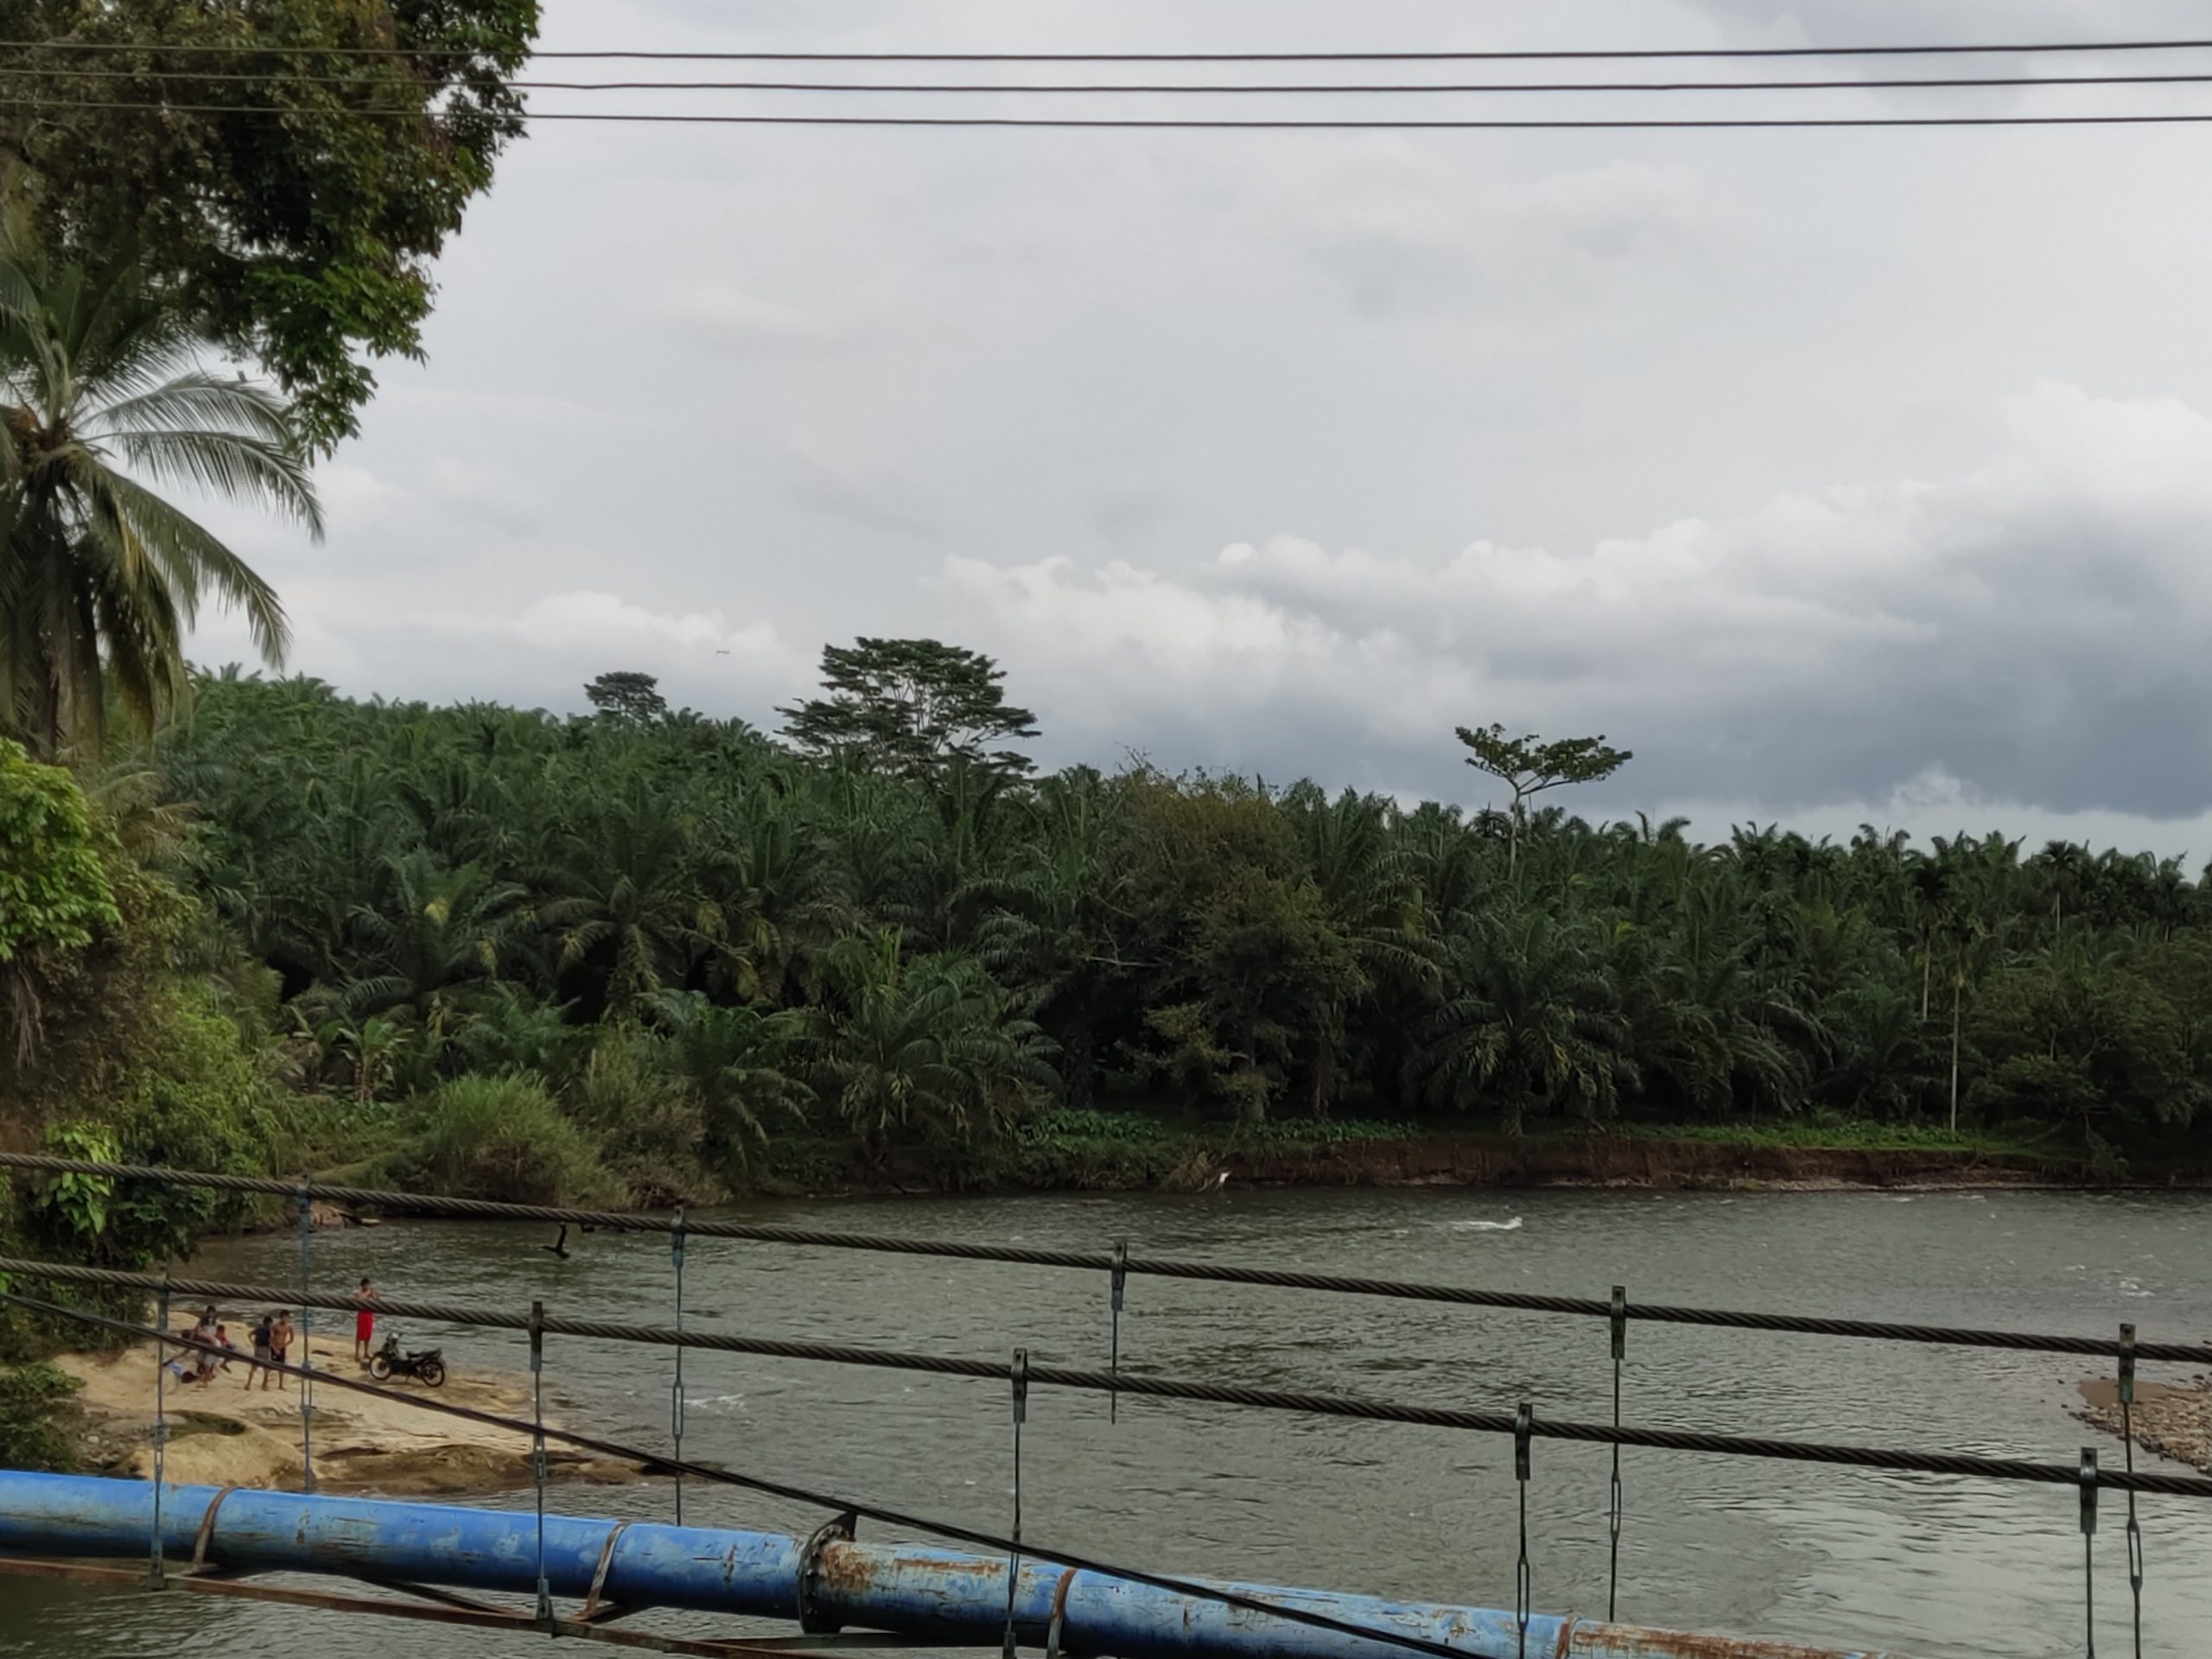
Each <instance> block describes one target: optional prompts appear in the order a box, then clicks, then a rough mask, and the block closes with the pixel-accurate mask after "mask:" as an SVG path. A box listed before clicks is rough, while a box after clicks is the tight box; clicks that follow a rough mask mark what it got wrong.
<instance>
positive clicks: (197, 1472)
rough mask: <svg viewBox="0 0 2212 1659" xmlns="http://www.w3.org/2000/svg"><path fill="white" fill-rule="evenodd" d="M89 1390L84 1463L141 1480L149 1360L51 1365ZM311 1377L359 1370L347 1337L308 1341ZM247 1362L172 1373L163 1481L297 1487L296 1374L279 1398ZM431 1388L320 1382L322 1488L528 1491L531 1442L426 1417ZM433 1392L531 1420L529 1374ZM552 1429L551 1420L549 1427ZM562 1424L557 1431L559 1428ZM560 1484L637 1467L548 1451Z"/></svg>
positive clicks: (149, 1412) (602, 1478) (624, 1476)
mask: <svg viewBox="0 0 2212 1659" xmlns="http://www.w3.org/2000/svg"><path fill="white" fill-rule="evenodd" d="M55 1363H57V1364H59V1365H60V1367H61V1369H62V1370H65V1371H67V1372H68V1373H69V1375H70V1376H73V1377H75V1378H77V1379H78V1380H79V1382H80V1383H83V1385H84V1389H83V1392H82V1393H81V1394H80V1395H79V1396H78V1398H77V1404H78V1405H79V1406H80V1407H82V1408H83V1409H84V1412H85V1414H86V1434H85V1444H86V1450H87V1452H88V1454H89V1456H90V1457H91V1458H92V1460H93V1461H94V1462H96V1463H97V1464H99V1465H101V1466H102V1467H104V1468H105V1470H106V1471H108V1472H110V1473H113V1474H118V1475H128V1476H131V1477H133V1478H137V1479H141V1480H143V1479H148V1478H151V1476H152V1474H153V1465H154V1454H153V1427H154V1421H155V1397H154V1365H155V1362H154V1351H153V1347H152V1345H151V1344H141V1345H139V1346H137V1347H133V1348H130V1349H126V1350H124V1351H123V1352H121V1353H116V1354H99V1355H90V1354H75V1355H70V1356H68V1357H65V1358H62V1359H60V1360H58V1361H56V1362H55ZM315 1365H316V1366H317V1368H318V1369H321V1370H329V1371H332V1372H334V1373H336V1374H340V1375H344V1376H349V1377H351V1376H363V1377H365V1373H362V1372H360V1371H359V1370H358V1369H357V1368H356V1367H355V1366H354V1364H353V1358H352V1355H351V1352H350V1351H349V1349H348V1348H347V1346H346V1344H344V1343H343V1342H334V1343H333V1344H330V1345H329V1346H328V1347H326V1346H325V1345H324V1344H322V1343H321V1342H317V1343H316V1344H315ZM245 1369H246V1368H245V1363H244V1362H242V1361H241V1362H234V1363H232V1365H231V1366H230V1367H229V1368H228V1369H227V1370H223V1371H220V1372H219V1373H217V1375H216V1376H215V1378H214V1380H213V1381H212V1382H209V1383H204V1384H196V1383H182V1382H179V1381H178V1380H176V1379H175V1377H170V1378H169V1379H168V1380H167V1382H166V1383H165V1384H164V1389H163V1395H164V1400H163V1408H164V1409H163V1414H164V1415H165V1416H166V1418H167V1421H168V1425H169V1442H168V1452H167V1454H166V1457H165V1459H164V1461H163V1466H162V1476H163V1478H164V1479H166V1480H169V1481H173V1482H175V1483H177V1484H182V1485H209V1486H251V1487H261V1488H268V1489H274V1490H280V1491H281V1490H295V1489H297V1488H298V1487H299V1485H300V1484H301V1455H300V1409H299V1407H300V1396H299V1395H298V1394H297V1393H296V1392H294V1391H293V1390H294V1389H296V1388H297V1386H298V1379H297V1378H287V1379H286V1381H287V1383H288V1384H289V1387H288V1388H286V1389H283V1390H282V1391H280V1390H278V1389H277V1388H276V1387H275V1386H274V1385H273V1384H272V1385H271V1386H270V1388H268V1389H263V1388H262V1386H261V1384H260V1383H259V1381H258V1380H257V1381H256V1382H255V1383H254V1385H253V1386H252V1388H251V1389H248V1388H246V1387H245ZM410 1392H412V1393H413V1394H415V1395H426V1394H429V1391H428V1390H424V1389H421V1388H420V1386H419V1385H418V1384H414V1383H400V1382H395V1383H392V1384H391V1386H390V1388H389V1389H378V1390H377V1391H375V1392H363V1391H361V1390H359V1389H342V1388H338V1387H335V1386H333V1385H330V1384H328V1383H325V1384H324V1385H323V1386H321V1387H318V1388H317V1389H315V1413H314V1419H313V1421H314V1431H315V1434H314V1439H315V1486H316V1488H317V1489H318V1490H319V1491H331V1492H376V1493H379V1494H382V1495H385V1496H389V1497H454V1496H459V1495H461V1494H467V1493H484V1492H496V1491H510V1490H512V1489H514V1488H516V1487H519V1486H524V1485H527V1484H529V1482H530V1437H529V1436H528V1435H526V1434H518V1433H511V1432H509V1431H507V1430H505V1429H499V1428H493V1427H487V1426H486V1425H483V1424H480V1423H474V1422H468V1421H463V1420H461V1419H460V1418H455V1417H448V1416H445V1415H442V1414H438V1413H435V1412H430V1411H425V1410H423V1409H421V1408H419V1407H416V1406H413V1405H410V1403H409V1398H410ZM430 1397H434V1398H435V1399H436V1400H439V1401H441V1402H444V1403H447V1404H449V1405H456V1406H467V1407H471V1408H474V1409H476V1410H479V1411H488V1412H495V1413H497V1414H499V1415H501V1416H506V1417H513V1416H524V1417H527V1416H528V1415H529V1414H530V1394H529V1388H528V1382H527V1379H525V1378H522V1377H514V1376H499V1375H497V1374H494V1373H491V1372H474V1373H470V1372H464V1371H461V1370H455V1371H454V1373H453V1375H452V1376H451V1377H450V1378H449V1379H448V1382H447V1383H446V1384H445V1386H444V1387H443V1388H442V1389H437V1390H436V1391H435V1395H431V1396H430ZM548 1421H549V1422H551V1421H553V1420H552V1419H550V1418H549V1419H548ZM556 1426H557V1425H556ZM548 1467H549V1471H550V1473H552V1474H553V1475H554V1476H555V1477H556V1478H561V1479H567V1480H581V1481H591V1482H601V1483H613V1482H626V1481H629V1480H632V1479H635V1478H637V1477H638V1474H639V1471H637V1470H635V1469H633V1468H632V1467H631V1466H630V1465H626V1464H616V1463H610V1462H607V1461H604V1460H602V1459H595V1458H588V1457H584V1456H582V1455H580V1454H576V1453H573V1452H562V1451H560V1450H558V1449H557V1448H555V1449H552V1450H550V1452H549V1454H548Z"/></svg>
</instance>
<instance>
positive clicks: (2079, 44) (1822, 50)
mask: <svg viewBox="0 0 2212 1659" xmlns="http://www.w3.org/2000/svg"><path fill="white" fill-rule="evenodd" d="M2202 50H2212V39H2203V40H2153V41H1982V42H1969V43H1960V44H1938V43H1919V44H1910V45H1891V46H1691V47H1630V48H1572V49H1552V50H1502V49H1501V50H1469V51H1402V52H674V51H668V52H654V51H640V50H631V49H627V48H620V49H618V48H606V49H594V50H571V51H551V52H543V51H540V52H532V53H531V54H530V55H531V56H532V57H534V58H538V59H546V60H550V59H556V58H557V59H569V60H592V59H598V60H626V61H633V62H643V61H651V62H674V63H1535V62H1567V61H1584V62H1591V61H1605V60H1616V61H1626V60H1639V59H1641V60H1652V59H1666V58H1673V59H1720V58H1871V57H1935V56H1975V55H1990V56H1997V55H2005V54H2014V53H2038V54H2052V53H2097V52H2191V51H2202ZM35 51H54V52H88V53H104V52H130V53H153V52H161V53H166V54H194V55H210V56H230V57H239V56H247V55H251V54H270V55H278V56H285V57H324V58H333V57H337V58H348V57H359V58H403V59H416V60H423V59H440V58H446V59H461V60H470V59H481V58H484V57H486V56H488V55H490V54H486V53H484V52H480V51H476V50H472V49H470V48H438V47H430V48H416V47H406V46H400V45H397V44H395V45H392V46H296V47H294V46H223V45H217V44H213V43H209V42H198V41H193V42H183V43H179V44H176V45H166V44H165V45H162V46H160V47H148V46H146V45H144V44H143V43H141V42H137V41H67V40H45V41H20V40H19V41H0V52H35Z"/></svg>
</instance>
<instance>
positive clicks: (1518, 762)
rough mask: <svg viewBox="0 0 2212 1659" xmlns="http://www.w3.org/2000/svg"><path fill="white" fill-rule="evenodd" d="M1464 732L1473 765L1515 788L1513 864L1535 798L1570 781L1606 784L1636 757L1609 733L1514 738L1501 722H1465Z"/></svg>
mask: <svg viewBox="0 0 2212 1659" xmlns="http://www.w3.org/2000/svg"><path fill="white" fill-rule="evenodd" d="M1459 741H1460V742H1462V743H1464V744H1465V745H1466V746H1467V747H1468V748H1470V749H1471V750H1473V751H1474V753H1471V754H1470V755H1468V756H1467V764H1468V765H1469V766H1472V767H1473V768H1474V769H1475V770H1476V771H1478V772H1488V773H1489V774H1490V775H1491V777H1493V778H1495V779H1497V780H1498V782H1500V783H1502V784H1503V785H1505V786H1506V788H1507V789H1509V790H1510V791H1512V795H1513V801H1512V805H1511V807H1510V811H1511V813H1512V815H1513V833H1512V836H1511V839H1510V842H1509V843H1508V850H1507V855H1506V856H1507V861H1509V862H1510V861H1512V859H1513V857H1514V856H1515V855H1517V854H1518V852H1519V851H1520V847H1521V830H1522V826H1523V825H1524V824H1525V823H1527V822H1528V804H1529V798H1531V797H1533V796H1536V795H1541V793H1543V791H1546V790H1548V789H1558V788H1560V787H1561V786H1562V785H1567V784H1595V783H1602V782H1604V781H1605V779H1608V778H1610V777H1611V776H1612V775H1613V774H1614V773H1615V772H1618V771H1619V770H1620V769H1621V768H1622V767H1623V766H1626V765H1627V764H1628V763H1629V762H1630V760H1634V759H1635V758H1636V756H1635V755H1634V754H1633V753H1631V752H1630V751H1629V750H1627V749H1616V748H1611V747H1608V746H1607V745H1606V742H1605V734H1604V733H1603V732H1600V733H1599V734H1598V735H1597V736H1595V737H1558V738H1554V739H1552V740H1551V741H1549V742H1545V741H1542V740H1541V739H1540V738H1538V737H1537V736H1536V734H1535V733H1533V732H1531V733H1529V734H1528V735H1526V736H1525V737H1508V736H1507V735H1506V734H1505V728H1504V727H1503V726H1501V725H1499V724H1497V723H1496V722H1495V721H1493V722H1492V723H1491V724H1490V725H1488V726H1484V727H1480V728H1471V727H1466V726H1462V727H1460V728H1459Z"/></svg>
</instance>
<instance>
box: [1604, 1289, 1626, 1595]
mask: <svg viewBox="0 0 2212 1659" xmlns="http://www.w3.org/2000/svg"><path fill="white" fill-rule="evenodd" d="M1611 1321H1612V1331H1613V1427H1615V1428H1618V1427H1620V1426H1621V1362H1622V1361H1623V1360H1624V1359H1625V1358H1626V1357H1628V1287H1627V1286H1625V1285H1615V1286H1614V1287H1613V1305H1612V1309H1611ZM1623 1515H1624V1506H1623V1504H1622V1502H1621V1443H1620V1442H1619V1441H1618V1440H1615V1441H1614V1442H1613V1478H1612V1485H1611V1489H1610V1491H1608V1493H1607V1499H1606V1510H1605V1525H1606V1530H1607V1533H1608V1535H1609V1536H1610V1541H1611V1542H1610V1550H1611V1553H1610V1555H1609V1557H1608V1566H1607V1573H1606V1579H1605V1622H1606V1623H1607V1624H1612V1623H1614V1622H1615V1620H1616V1619H1617V1618H1618V1608H1619V1604H1620V1593H1621V1518H1622V1516H1623Z"/></svg>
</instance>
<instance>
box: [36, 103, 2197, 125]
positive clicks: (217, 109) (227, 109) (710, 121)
mask: <svg viewBox="0 0 2212 1659" xmlns="http://www.w3.org/2000/svg"><path fill="white" fill-rule="evenodd" d="M0 109H28V110H34V111H40V110H48V111H50V110H64V111H66V110H102V111H141V112H144V113H150V114H161V113H164V112H167V113H170V114H176V115H259V116H268V117H272V118H278V119H290V118H297V117H299V116H301V115H302V114H305V113H308V111H302V110H298V109H293V108H287V107H285V106H283V105H269V104H171V103H164V102H159V101H154V100H148V99H137V100H127V101H108V100H92V99H22V98H17V99H0ZM335 112H337V113H343V114H346V115H359V116H372V117H385V118H393V119H398V120H415V121H419V120H423V119H425V118H429V117H432V116H435V114H436V111H435V110H427V109H423V108H421V107H415V108H395V109H374V108H372V109H360V108H346V109H344V110H342V111H335ZM515 113H516V116H517V118H518V119H522V120H526V121H532V122H537V121H596V122H608V123H616V124H639V125H679V126H737V127H1064V128H1101V127H1122V128H1130V129H1146V130H1154V131H1159V130H1185V131H1196V130H1207V131H1223V130H1238V129H1243V130H1251V131H1274V132H1281V131H1330V130H1334V131H1340V132H1383V131H1391V132H1402V131H1465V132H1471V131H1490V132H1496V131H1510V130H1516V129H1518V130H1542V131H1554V132H1558V131H1635V130H1645V131H1661V130H1675V131H1692V130H1713V129H1738V130H1740V129H1744V128H1758V127H1766V128H1800V129H1813V128H1830V127H1839V128H1840V127H2133V126H2200V125H2203V124H2208V123H2212V112H2205V113H2178V112H2164V113H2148V114H2107V115H1898V116H1696V117H1677V118H1659V117H1654V118H1648V119H1637V118H1597V117H1592V118H1583V119H1567V118H1560V119H1548V118H1534V117H1532V118H1522V119H1506V118H1499V119H1495V120H1489V119H1474V118H1470V119H1464V120H1446V119H1437V120H1423V119H1414V118H1370V119H1341V120H1333V119H1332V120H1323V119H1301V118H1288V117H1285V118H1221V119H1207V118H1193V117H1173V116H1162V117H1156V118H1146V117H1136V116H1131V117H1083V116H989V115H733V114H709V113H699V114H685V113H670V112H663V111H642V110H621V111H613V110H527V111H516V112H515Z"/></svg>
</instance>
